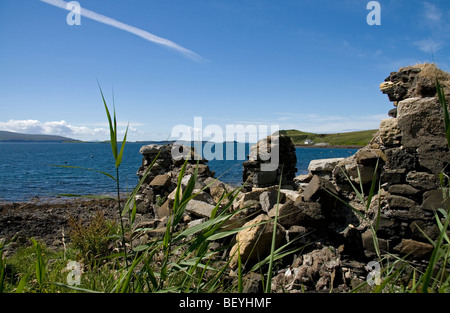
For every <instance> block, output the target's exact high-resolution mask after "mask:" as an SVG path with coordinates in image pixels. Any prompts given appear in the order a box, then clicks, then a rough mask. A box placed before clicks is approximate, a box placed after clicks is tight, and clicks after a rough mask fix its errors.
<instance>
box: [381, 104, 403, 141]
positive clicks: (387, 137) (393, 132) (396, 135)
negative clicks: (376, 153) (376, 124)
mask: <svg viewBox="0 0 450 313" xmlns="http://www.w3.org/2000/svg"><path fill="white" fill-rule="evenodd" d="M396 116H398V114H397V112H396ZM379 131H380V133H379V134H380V140H381V142H382V144H383V145H385V146H394V145H399V144H400V140H401V132H400V129H399V128H398V120H397V119H396V118H388V119H384V120H381V122H380V129H379Z"/></svg>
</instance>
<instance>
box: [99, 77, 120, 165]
mask: <svg viewBox="0 0 450 313" xmlns="http://www.w3.org/2000/svg"><path fill="white" fill-rule="evenodd" d="M97 83H98V88H99V89H100V94H101V95H102V100H103V104H104V106H105V111H106V116H107V117H108V124H109V135H110V138H111V149H112V152H113V155H114V160H117V136H116V129H115V128H113V123H112V120H111V114H110V113H109V110H108V106H107V105H106V100H105V97H104V96H103V91H102V88H101V87H100V83H99V82H98V81H97ZM114 119H115V113H114Z"/></svg>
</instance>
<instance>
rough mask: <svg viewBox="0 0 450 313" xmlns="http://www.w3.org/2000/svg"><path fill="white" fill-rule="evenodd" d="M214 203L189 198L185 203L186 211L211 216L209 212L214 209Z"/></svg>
mask: <svg viewBox="0 0 450 313" xmlns="http://www.w3.org/2000/svg"><path fill="white" fill-rule="evenodd" d="M214 207H215V206H214V205H212V204H209V203H206V202H203V201H199V200H194V199H192V200H190V201H189V202H188V203H187V205H186V212H189V213H190V214H193V215H195V216H198V217H208V218H209V217H211V212H212V210H213V209H214Z"/></svg>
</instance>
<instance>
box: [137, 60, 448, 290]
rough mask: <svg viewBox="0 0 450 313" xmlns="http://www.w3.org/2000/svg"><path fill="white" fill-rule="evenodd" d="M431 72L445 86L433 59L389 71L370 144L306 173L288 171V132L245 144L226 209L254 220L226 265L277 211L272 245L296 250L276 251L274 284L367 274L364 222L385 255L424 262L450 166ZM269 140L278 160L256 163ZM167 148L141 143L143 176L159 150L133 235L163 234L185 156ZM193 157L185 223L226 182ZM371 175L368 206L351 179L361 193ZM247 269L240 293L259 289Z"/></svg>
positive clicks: (266, 237) (266, 236) (244, 253)
mask: <svg viewBox="0 0 450 313" xmlns="http://www.w3.org/2000/svg"><path fill="white" fill-rule="evenodd" d="M436 76H437V77H438V78H439V80H440V81H441V82H443V85H444V86H445V88H446V89H445V92H446V93H447V94H449V91H450V88H448V87H449V86H450V84H449V82H450V75H448V74H447V73H445V72H442V71H440V70H439V69H437V68H436V67H435V66H434V65H432V64H424V65H417V66H411V67H404V68H400V69H399V70H398V71H397V72H393V73H391V74H390V75H389V77H387V78H386V80H385V82H383V83H382V84H381V85H380V89H381V91H382V92H383V93H385V94H387V95H388V97H389V100H390V101H392V102H393V104H394V108H393V109H392V110H390V111H389V115H390V118H389V119H385V120H382V121H381V123H380V128H379V131H378V132H377V133H376V134H375V135H374V137H373V139H372V140H371V142H370V143H369V144H368V145H367V146H365V147H363V148H362V149H360V150H358V152H357V153H356V154H354V155H353V156H351V157H348V158H339V159H324V160H314V161H312V162H311V163H310V166H309V170H310V173H309V174H308V175H300V176H298V177H295V173H296V171H297V169H296V163H297V160H296V156H295V147H294V146H293V144H292V142H291V140H290V138H289V137H286V136H282V135H273V136H269V138H267V139H265V140H262V141H260V142H258V144H257V145H255V146H253V147H252V148H251V152H250V155H249V157H248V161H245V162H244V163H243V167H244V170H243V188H242V191H241V193H240V194H239V195H238V197H237V199H236V200H235V202H234V203H233V205H232V209H233V210H238V209H241V210H242V212H240V213H239V218H240V222H239V223H237V224H236V225H235V227H241V226H243V227H245V226H251V225H255V226H254V227H249V228H245V229H243V230H241V231H239V233H238V234H237V236H235V238H234V239H233V241H232V242H231V243H232V248H231V250H230V251H228V257H231V258H232V259H231V262H230V268H231V269H236V267H237V254H234V253H233V252H234V251H236V249H237V244H238V243H239V245H240V254H241V260H242V262H243V264H245V265H246V267H245V268H246V269H249V268H251V265H252V264H254V263H255V262H257V260H260V259H262V258H264V257H265V256H266V255H268V254H269V252H270V244H269V243H270V242H271V240H272V239H271V238H272V231H273V224H272V226H270V223H268V224H267V225H269V226H267V225H266V226H265V225H263V224H260V222H261V221H265V220H269V219H271V218H273V217H274V216H275V215H276V214H278V225H277V228H276V229H277V232H276V236H275V238H276V244H277V247H279V246H280V245H281V244H283V243H287V242H290V243H291V247H303V249H302V250H300V251H301V252H299V253H297V254H295V255H292V256H290V257H287V258H285V259H283V261H282V262H283V265H284V266H286V271H283V272H281V273H279V274H278V275H276V276H275V277H274V278H273V280H272V290H273V291H291V292H296V291H299V290H321V289H328V290H329V289H332V288H334V290H348V289H349V288H350V287H351V286H355V284H360V283H361V282H363V281H365V279H366V277H367V274H368V269H367V267H366V264H367V263H368V262H369V261H373V260H375V259H376V258H377V255H376V251H375V248H374V242H373V234H372V233H371V227H370V225H371V224H372V225H373V226H374V227H375V226H376V227H377V229H376V235H377V237H378V242H379V247H380V250H381V253H382V254H383V255H387V254H396V255H399V256H401V257H403V256H408V258H409V259H410V260H411V262H419V263H420V262H422V261H423V260H424V261H425V262H426V261H427V260H428V258H429V255H430V253H431V251H432V249H433V246H432V245H431V244H430V242H429V241H428V239H427V237H429V238H431V239H433V240H434V239H436V237H437V236H438V233H439V229H438V227H437V225H436V221H435V214H436V210H437V209H439V208H443V207H445V208H446V207H448V205H450V201H448V200H444V198H443V192H442V191H443V190H442V186H441V183H440V180H439V177H440V174H441V173H444V174H450V168H449V166H448V164H449V163H450V152H449V149H448V144H447V141H446V137H445V133H444V125H443V118H442V112H441V107H440V104H439V103H438V100H437V97H436V87H435V77H436ZM276 145H278V146H276ZM274 147H275V149H278V150H279V163H278V166H276V167H275V168H272V169H271V170H269V171H262V167H263V166H264V165H266V164H267V162H268V160H269V159H268V156H267V154H270V153H271V152H272V150H271V149H274ZM171 149H172V147H171V146H170V145H166V146H159V145H149V146H144V147H142V149H141V151H140V152H141V154H142V155H143V164H142V166H141V168H140V169H139V175H141V176H142V175H143V173H144V172H145V170H146V169H147V167H148V166H149V164H150V163H151V162H152V160H153V159H154V157H155V156H156V154H157V153H158V152H160V155H159V158H158V159H157V160H156V162H155V164H154V166H153V168H152V169H151V171H150V175H149V176H148V177H147V179H146V181H145V183H144V184H143V185H142V186H141V190H140V193H139V194H138V195H137V196H136V202H137V205H138V212H139V213H140V214H142V216H149V217H151V220H150V221H145V220H144V221H143V222H142V223H147V224H146V225H145V226H146V227H148V228H149V229H153V230H151V231H147V233H146V234H145V236H144V237H141V238H139V240H141V241H145V240H148V239H149V237H152V236H158V235H160V234H161V233H164V231H165V227H164V225H165V224H164V223H165V220H166V219H167V216H169V215H170V213H171V206H172V204H173V199H174V190H175V188H176V183H177V179H178V174H179V172H180V167H181V165H182V164H183V160H175V159H173V158H172V156H171V153H170V151H171ZM191 153H194V151H191ZM261 153H262V154H261ZM196 163H197V161H195V160H191V161H189V163H188V166H187V171H186V175H185V177H184V178H183V181H182V187H184V186H186V184H187V182H188V181H189V178H190V177H191V176H190V175H192V173H193V171H194V169H195V166H196ZM199 163H200V164H199V172H198V173H199V176H198V180H197V183H196V186H195V188H196V190H195V192H199V195H198V196H197V197H196V198H194V199H193V200H191V201H190V203H189V205H188V206H187V207H186V214H185V217H184V219H183V221H184V222H185V223H186V225H187V227H189V226H192V225H195V224H196V223H201V222H203V221H205V220H207V219H208V218H209V217H210V216H211V211H212V209H213V208H214V206H215V205H216V204H217V203H218V202H219V200H220V198H221V196H222V195H223V194H224V193H227V192H230V191H232V190H233V189H234V187H233V186H229V185H227V184H225V183H223V182H220V181H218V180H216V179H215V178H214V173H213V172H211V171H210V169H209V167H208V165H207V161H206V160H203V159H202V160H200V161H199ZM280 179H281V186H282V187H281V190H280V193H279V195H280V201H279V203H278V205H277V196H278V185H279V183H280ZM374 179H375V182H376V184H375V186H376V190H375V196H374V197H373V199H372V201H371V203H370V204H369V205H366V204H365V203H361V201H360V200H359V199H358V197H357V196H356V194H355V192H354V191H353V187H352V185H351V183H352V184H353V185H354V186H356V187H357V188H360V186H362V188H363V190H364V193H365V195H367V194H368V192H369V189H370V188H371V186H372V181H373V180H374ZM378 186H380V188H378ZM341 200H342V201H341ZM344 202H346V203H348V204H350V205H351V206H353V207H354V208H356V209H357V210H358V211H359V212H360V213H361V214H356V212H355V211H354V210H352V209H350V208H349V207H348V206H347V205H345V204H344ZM378 212H379V213H380V214H378ZM361 215H362V216H364V218H362V217H361ZM140 226H142V225H140ZM420 264H422V265H423V262H422V263H420ZM245 277H246V287H245V288H246V289H245V291H247V292H251V291H260V290H261V289H260V279H261V278H260V275H259V274H257V275H254V273H247V274H246V276H245ZM258 277H259V278H258Z"/></svg>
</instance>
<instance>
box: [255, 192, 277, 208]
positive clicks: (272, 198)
mask: <svg viewBox="0 0 450 313" xmlns="http://www.w3.org/2000/svg"><path fill="white" fill-rule="evenodd" d="M259 203H260V204H261V209H262V210H263V211H264V212H269V211H270V210H271V209H272V208H273V206H274V205H275V204H276V203H277V193H276V191H275V190H272V191H264V192H263V193H261V194H260V195H259Z"/></svg>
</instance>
